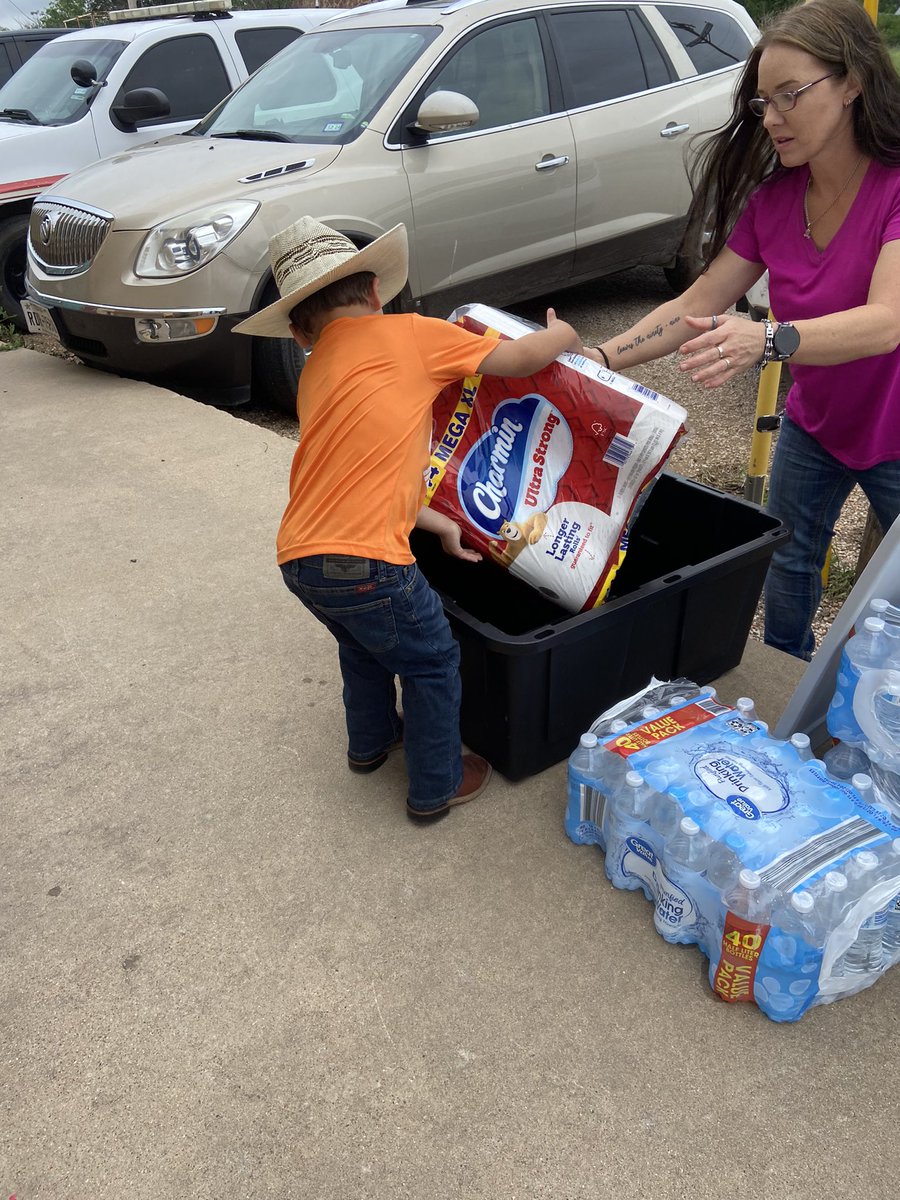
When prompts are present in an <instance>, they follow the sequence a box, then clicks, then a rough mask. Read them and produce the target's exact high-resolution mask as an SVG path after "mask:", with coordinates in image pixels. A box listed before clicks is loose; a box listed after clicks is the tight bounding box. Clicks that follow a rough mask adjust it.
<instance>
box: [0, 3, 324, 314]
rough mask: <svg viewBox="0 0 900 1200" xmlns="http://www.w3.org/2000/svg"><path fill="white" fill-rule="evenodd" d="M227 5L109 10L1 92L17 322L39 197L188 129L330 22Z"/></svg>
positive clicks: (8, 299)
mask: <svg viewBox="0 0 900 1200" xmlns="http://www.w3.org/2000/svg"><path fill="white" fill-rule="evenodd" d="M228 6H229V0H212V3H211V4H210V3H204V4H202V5H200V4H198V5H196V6H195V8H196V9H197V10H199V11H195V12H192V13H189V14H188V15H185V16H179V17H164V18H162V19H150V18H152V17H153V13H154V12H155V11H156V10H154V9H149V8H141V9H127V10H125V11H123V12H122V13H119V14H115V13H110V14H109V16H110V17H113V18H115V17H116V16H118V17H119V21H118V22H117V23H115V24H111V25H103V26H101V27H99V28H96V29H82V30H77V31H75V32H73V33H67V34H64V35H63V36H62V37H57V38H55V40H53V41H48V42H47V44H46V45H44V46H42V47H41V49H40V50H38V51H37V53H35V54H34V55H33V56H32V57H31V58H30V59H29V60H28V62H26V63H25V64H24V65H23V66H22V67H21V68H20V69H19V70H18V71H17V72H16V74H15V75H13V76H12V78H11V79H10V80H9V81H8V82H7V83H6V84H5V85H4V86H3V87H2V88H0V309H2V310H5V311H6V312H7V313H8V314H9V315H10V316H12V317H14V318H15V319H16V320H20V319H21V317H22V312H21V309H20V307H19V305H20V302H21V300H22V298H23V297H24V295H25V234H26V231H27V228H28V214H29V211H30V209H31V202H32V200H33V199H34V197H35V196H36V195H37V194H38V192H40V191H42V190H43V189H45V188H47V187H49V186H50V185H51V184H55V183H56V182H57V181H58V180H60V179H62V178H63V176H64V175H69V174H71V172H72V171H77V170H80V168H81V167H86V166H87V165H88V163H92V162H96V161H97V159H98V158H106V157H107V155H109V154H119V153H121V151H123V150H131V149H132V148H133V147H134V146H139V145H140V144H141V143H142V142H148V141H152V140H154V139H158V138H160V137H163V136H165V135H166V134H168V133H180V132H181V131H182V130H183V129H189V128H190V127H191V126H192V125H196V123H197V121H198V120H199V118H200V117H202V116H204V115H205V114H206V113H208V112H209V110H210V109H211V108H212V107H213V106H214V105H216V104H218V103H219V101H220V100H221V99H222V97H223V96H227V94H228V93H229V92H230V91H233V90H234V88H236V87H237V85H238V84H239V83H242V82H243V81H244V80H245V79H246V78H247V76H248V75H250V74H252V73H253V72H254V71H255V70H256V69H257V67H259V66H261V65H262V64H263V63H264V62H265V61H266V60H267V59H268V58H270V57H271V56H272V55H273V54H275V53H277V52H278V51H279V50H282V49H284V47H285V46H287V45H289V44H290V43H291V42H293V41H294V40H295V39H296V38H298V37H299V36H300V34H301V33H304V32H305V31H306V30H307V29H312V28H313V27H314V26H316V25H321V24H322V22H323V21H325V20H327V19H328V18H329V17H331V16H333V15H334V12H333V10H331V11H329V10H328V9H279V10H274V11H269V12H243V13H234V14H233V15H230V14H229V13H228V12H227V7H228ZM180 8H182V9H187V8H189V5H187V4H181V5H180ZM173 9H174V6H173V5H165V6H163V8H162V11H163V12H164V13H165V12H168V11H172V10H173ZM133 17H138V18H140V19H139V20H132V19H130V18H133ZM138 93H139V94H138Z"/></svg>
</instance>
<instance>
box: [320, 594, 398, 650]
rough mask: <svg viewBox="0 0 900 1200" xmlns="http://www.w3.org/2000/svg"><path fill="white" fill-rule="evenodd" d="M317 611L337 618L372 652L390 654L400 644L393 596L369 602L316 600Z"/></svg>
mask: <svg viewBox="0 0 900 1200" xmlns="http://www.w3.org/2000/svg"><path fill="white" fill-rule="evenodd" d="M312 603H313V605H314V607H315V608H316V611H317V612H320V613H321V614H322V616H323V617H327V618H330V619H331V620H332V621H337V622H338V623H339V624H340V625H341V627H342V628H343V629H345V630H346V631H347V633H349V634H350V635H351V637H354V638H356V640H357V641H358V642H359V644H360V645H361V646H364V647H365V648H366V650H368V651H369V652H370V654H386V653H387V652H388V651H389V650H394V649H395V648H396V646H397V642H398V638H397V623H396V621H395V620H394V610H393V607H392V605H391V600H390V597H389V596H388V597H384V598H382V599H380V600H371V601H369V602H368V603H367V604H348V605H337V604H322V603H321V602H320V601H316V600H312Z"/></svg>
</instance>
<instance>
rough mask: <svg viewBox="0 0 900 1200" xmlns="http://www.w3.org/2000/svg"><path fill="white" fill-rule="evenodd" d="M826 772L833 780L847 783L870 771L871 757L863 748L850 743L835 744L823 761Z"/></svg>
mask: <svg viewBox="0 0 900 1200" xmlns="http://www.w3.org/2000/svg"><path fill="white" fill-rule="evenodd" d="M822 762H823V764H824V767H825V770H826V771H827V772H828V774H829V775H830V776H831V778H832V779H837V780H839V781H840V782H841V783H845V782H846V781H847V780H848V779H852V778H853V776H854V775H864V774H866V773H867V772H868V770H869V765H870V764H869V756H868V755H867V754H866V752H865V750H863V749H862V747H861V746H853V745H851V744H850V743H849V742H835V744H834V745H833V746H832V747H831V749H830V750H829V751H828V752H827V753H826V754H825V756H824V758H823V759H822Z"/></svg>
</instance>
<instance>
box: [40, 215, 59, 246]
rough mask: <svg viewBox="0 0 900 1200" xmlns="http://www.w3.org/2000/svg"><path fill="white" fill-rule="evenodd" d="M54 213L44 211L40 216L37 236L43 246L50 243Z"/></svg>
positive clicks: (54, 221) (54, 222)
mask: <svg viewBox="0 0 900 1200" xmlns="http://www.w3.org/2000/svg"><path fill="white" fill-rule="evenodd" d="M55 218H56V213H44V215H43V216H42V217H41V224H40V227H39V228H38V237H39V238H40V239H41V243H42V245H44V246H49V245H50V239H51V238H52V237H53V226H54V225H55V224H56V220H55Z"/></svg>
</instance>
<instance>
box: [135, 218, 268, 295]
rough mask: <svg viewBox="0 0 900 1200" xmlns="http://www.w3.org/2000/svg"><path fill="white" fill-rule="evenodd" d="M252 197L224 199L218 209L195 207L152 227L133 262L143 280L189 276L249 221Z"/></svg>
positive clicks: (213, 256) (136, 272) (137, 273)
mask: <svg viewBox="0 0 900 1200" xmlns="http://www.w3.org/2000/svg"><path fill="white" fill-rule="evenodd" d="M258 208H259V204H258V202H257V201H255V200H226V201H225V202H224V203H223V204H221V205H220V206H219V207H218V208H196V209H194V211H193V212H189V213H182V214H181V216H180V217H172V218H171V219H170V220H168V221H166V222H165V223H164V224H162V225H157V226H156V228H155V229H151V230H150V232H149V233H148V234H147V236H146V238H145V239H144V244H143V245H142V246H141V249H140V251H139V253H138V256H137V260H136V261H135V264H134V273H135V275H138V276H140V277H141V278H143V279H170V278H172V277H173V276H176V275H189V274H190V273H191V271H196V270H197V269H198V268H199V267H202V266H204V265H205V264H206V263H208V262H209V261H210V259H212V258H215V256H216V255H217V254H218V253H219V251H220V250H223V249H224V248H225V247H226V246H227V245H228V243H229V242H230V241H231V240H232V238H235V237H237V235H238V234H239V233H240V232H241V230H242V229H243V228H244V227H245V226H246V225H248V224H249V223H250V221H251V220H252V219H253V217H254V215H255V214H256V210H257V209H258Z"/></svg>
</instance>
